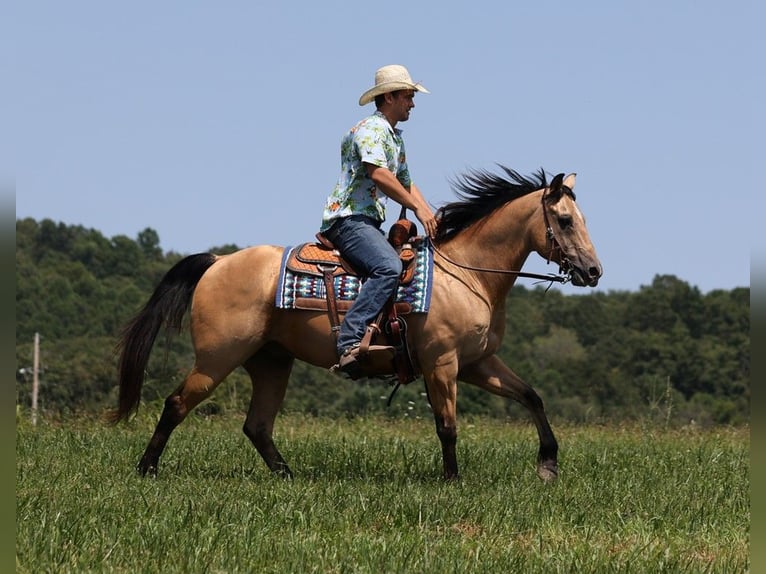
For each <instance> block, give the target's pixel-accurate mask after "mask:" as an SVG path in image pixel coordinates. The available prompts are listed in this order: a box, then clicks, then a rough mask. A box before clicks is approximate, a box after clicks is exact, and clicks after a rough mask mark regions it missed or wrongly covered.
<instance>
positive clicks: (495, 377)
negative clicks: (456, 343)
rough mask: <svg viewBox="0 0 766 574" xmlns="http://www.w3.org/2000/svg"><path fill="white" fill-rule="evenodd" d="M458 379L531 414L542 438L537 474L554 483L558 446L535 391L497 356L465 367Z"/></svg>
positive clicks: (556, 470) (556, 472)
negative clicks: (507, 399)
mask: <svg viewBox="0 0 766 574" xmlns="http://www.w3.org/2000/svg"><path fill="white" fill-rule="evenodd" d="M458 377H459V379H460V380H461V381H465V382H466V383H469V384H472V385H476V386H477V387H481V388H482V389H485V390H487V391H489V392H491V393H493V394H496V395H499V396H501V397H508V398H512V399H514V400H516V401H518V402H519V403H521V404H522V405H524V406H525V407H526V408H527V410H529V412H530V414H531V415H532V420H533V421H534V423H535V426H536V427H537V434H538V436H539V438H540V450H539V452H538V455H537V474H538V476H539V477H540V478H541V479H543V480H544V481H546V482H548V481H552V480H555V479H556V477H557V476H558V473H559V466H558V458H557V457H558V450H559V446H558V443H557V442H556V437H555V436H554V435H553V430H552V429H551V425H550V423H549V422H548V417H547V416H546V414H545V409H544V408H543V401H542V399H541V398H540V396H539V395H538V394H537V393H536V392H535V390H534V389H533V388H532V387H530V386H529V385H528V384H527V383H525V382H524V381H522V380H521V378H520V377H519V376H518V375H517V374H516V373H514V372H513V371H512V370H511V369H509V368H508V367H507V366H506V365H505V363H503V362H502V361H501V360H500V359H499V358H498V357H497V356H495V355H491V356H489V357H486V358H484V359H481V360H480V361H477V362H476V363H472V364H471V365H468V366H466V367H463V368H462V369H461V370H460V374H459V375H458Z"/></svg>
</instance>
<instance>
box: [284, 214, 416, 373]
mask: <svg viewBox="0 0 766 574" xmlns="http://www.w3.org/2000/svg"><path fill="white" fill-rule="evenodd" d="M416 232H417V228H416V226H415V224H414V223H413V222H412V221H409V220H407V219H400V220H399V221H397V222H396V223H394V224H393V225H392V226H391V229H390V230H389V233H388V240H389V242H390V243H391V245H392V246H393V247H394V249H396V251H397V252H398V253H399V258H400V260H401V262H402V274H401V276H400V277H399V284H400V285H408V284H410V283H411V282H412V279H413V277H414V276H415V269H416V263H415V259H416V257H415V249H414V247H413V242H414V241H416V240H417V238H416V237H415V234H416ZM316 239H317V241H316V242H309V243H303V244H302V245H299V246H297V247H296V248H295V249H293V250H292V252H291V253H290V256H289V257H288V259H287V261H286V263H285V265H286V267H287V268H288V269H290V270H291V271H293V272H294V273H299V274H307V275H314V276H317V277H321V278H322V281H323V283H324V286H325V293H326V299H325V300H324V301H322V300H321V299H311V300H307V301H306V302H304V308H306V307H314V308H316V309H317V310H327V312H328V315H329V318H330V324H331V326H332V332H333V334H334V335H335V336H336V337H337V334H338V332H339V331H340V317H339V316H338V315H339V312H346V311H348V310H349V308H350V307H351V305H352V304H353V301H339V300H337V298H336V295H335V281H334V278H335V277H336V276H338V275H352V276H355V277H360V274H359V273H358V272H357V271H356V270H355V269H354V268H353V267H352V266H351V265H350V264H349V263H348V261H346V260H345V259H344V258H343V257H342V255H341V254H340V252H339V251H338V250H337V249H335V247H334V246H333V245H332V243H331V242H330V240H329V239H327V238H326V237H325V236H324V235H322V233H321V232H320V233H317V234H316ZM410 310H411V307H410V304H409V303H405V302H395V301H394V300H393V298H392V299H391V300H390V301H389V302H388V303H387V305H386V307H385V308H384V309H383V310H382V311H381V314H380V315H379V316H378V319H377V320H376V322H375V323H373V324H371V325H370V326H368V328H367V332H366V333H365V336H364V338H363V340H362V345H361V346H362V349H364V348H365V347H369V345H370V344H371V342H372V341H373V340H374V339H375V338H376V336H377V335H378V334H380V333H381V332H382V333H383V334H384V335H385V336H386V338H387V340H388V343H389V344H390V345H391V346H393V347H394V348H395V349H396V354H395V356H394V359H393V361H392V367H393V368H394V370H395V372H396V374H397V377H398V379H399V383H400V384H406V383H409V382H411V381H413V380H415V374H414V367H413V364H412V360H411V357H410V353H409V349H408V347H407V339H406V328H407V326H406V322H405V321H404V319H403V318H402V317H401V315H406V314H408V313H409V312H410ZM381 325H382V328H381ZM374 371H375V372H370V373H366V375H367V376H370V375H379V374H383V373H382V372H380V371H381V369H380V368H375V369H374Z"/></svg>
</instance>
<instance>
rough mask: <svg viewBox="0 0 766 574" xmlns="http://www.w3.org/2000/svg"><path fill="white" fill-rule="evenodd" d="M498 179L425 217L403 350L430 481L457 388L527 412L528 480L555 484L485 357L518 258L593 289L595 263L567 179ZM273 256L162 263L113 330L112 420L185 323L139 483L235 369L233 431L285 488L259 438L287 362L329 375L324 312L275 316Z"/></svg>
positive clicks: (448, 458) (274, 252) (544, 445)
mask: <svg viewBox="0 0 766 574" xmlns="http://www.w3.org/2000/svg"><path fill="white" fill-rule="evenodd" d="M498 167H499V168H500V170H502V173H496V172H492V171H489V170H484V169H470V170H468V171H467V172H465V173H463V174H462V175H458V176H457V177H456V178H453V179H452V180H451V181H450V184H451V185H452V187H453V191H454V192H455V194H456V195H457V199H456V200H455V201H453V202H450V203H447V204H446V205H444V206H442V207H441V208H439V209H438V210H437V213H436V215H437V219H438V227H437V232H436V234H435V236H434V238H433V241H432V245H433V249H434V255H433V278H432V293H431V303H430V308H429V309H428V311H427V312H426V313H419V314H413V315H410V316H409V317H408V329H407V333H406V337H407V342H408V345H409V347H410V349H411V353H412V357H413V362H414V364H415V366H416V369H417V374H418V375H421V376H422V378H423V380H424V383H425V388H426V396H427V398H428V401H429V403H430V406H431V409H432V412H433V416H434V421H435V423H436V435H437V436H438V438H439V441H440V443H441V451H442V462H443V468H442V476H443V478H444V479H447V480H451V479H457V478H459V472H458V461H457V457H456V449H455V447H456V442H457V437H458V427H457V415H456V404H457V389H458V381H460V382H462V383H467V384H470V385H475V386H477V387H480V388H482V389H484V390H486V391H489V392H490V393H493V394H495V395H499V396H502V397H506V398H510V399H513V400H515V401H517V402H519V403H520V404H522V405H523V406H524V407H525V408H526V409H527V410H528V411H529V413H530V414H531V418H532V421H533V422H534V424H535V426H536V428H537V434H538V439H539V450H538V453H537V461H536V472H537V475H538V476H539V477H540V478H541V479H542V480H543V481H545V482H548V481H552V480H555V479H556V478H557V476H558V471H559V469H558V458H557V457H558V443H557V441H556V437H555V436H554V433H553V430H552V429H551V425H550V423H549V421H548V417H547V415H546V412H545V410H544V407H543V402H542V400H541V398H540V396H539V395H538V394H537V392H536V391H535V390H534V389H533V388H532V387H531V386H530V385H528V384H527V383H525V382H524V381H523V380H522V378H521V377H519V376H518V375H517V374H516V373H515V372H513V371H512V370H511V369H510V368H509V367H508V366H506V365H505V364H504V363H503V361H501V359H500V358H499V357H498V356H497V355H496V352H497V351H498V349H499V348H500V344H501V340H502V338H503V334H504V333H503V332H504V328H505V324H506V314H505V313H506V311H505V307H506V299H507V298H508V293H509V291H510V289H511V287H512V286H513V284H514V282H515V281H516V279H517V277H518V276H519V275H523V273H522V272H521V268H522V266H523V264H524V262H525V261H526V259H527V258H528V256H529V255H530V254H531V253H533V252H536V253H537V254H539V255H540V256H541V257H542V258H543V259H545V260H546V261H548V262H551V261H552V262H554V263H556V264H558V265H559V273H560V274H562V275H559V276H558V277H560V278H563V280H564V281H571V283H572V284H573V285H575V286H580V287H586V286H590V287H593V286H596V285H597V284H598V280H599V278H600V277H601V275H602V267H601V263H600V262H599V259H598V257H597V255H596V252H595V249H594V247H593V245H592V244H591V241H590V237H589V233H588V230H587V228H586V226H585V219H584V216H583V214H582V212H581V211H580V209H579V208H578V206H577V204H576V203H575V194H574V186H575V174H569V175H567V176H564V174H563V173H560V174H558V175H556V176H555V177H553V178H552V180H551V181H550V183H548V181H547V176H546V172H545V171H544V170H543V169H542V168H541V169H540V170H539V171H537V172H534V173H533V174H532V175H528V176H523V175H521V174H519V173H518V172H517V171H515V170H513V169H510V168H507V167H505V166H503V165H500V164H498ZM284 250H285V248H284V247H279V246H273V245H257V246H251V247H247V248H244V249H241V250H239V251H235V252H233V253H229V254H225V255H216V254H213V253H198V254H195V255H189V256H187V257H185V258H184V259H182V260H180V261H179V262H178V263H176V264H175V265H174V266H173V267H172V268H171V269H170V270H169V271H168V272H167V273H166V274H165V276H164V277H163V278H162V279H161V281H160V283H159V284H158V285H157V287H156V288H155V290H154V292H153V294H152V295H151V296H150V298H149V300H148V301H147V302H146V304H145V305H144V306H143V308H142V309H140V311H138V313H137V314H136V315H135V316H134V317H133V319H132V320H130V321H129V322H128V323H127V325H126V326H125V328H124V330H123V333H122V336H121V338H120V340H119V342H118V344H117V352H118V353H119V361H118V374H119V400H118V406H117V408H116V409H114V410H112V411H111V412H110V413H109V415H108V416H109V418H110V420H111V422H112V423H117V422H119V421H121V420H126V419H128V418H129V417H130V416H131V415H132V414H134V413H135V412H136V411H137V410H138V407H139V403H140V399H141V388H142V385H143V381H144V375H145V369H146V366H147V363H148V361H149V355H150V353H151V349H152V346H153V344H154V341H155V338H156V336H157V334H158V333H159V331H160V330H161V329H163V328H165V329H166V330H168V331H180V330H181V328H182V323H183V322H184V319H185V318H186V317H188V327H189V330H190V334H191V338H192V342H193V347H194V357H195V358H194V364H193V366H192V368H191V370H190V372H189V373H188V376H186V378H185V379H184V380H183V382H182V383H181V384H180V385H179V386H178V387H177V388H176V389H175V390H174V391H173V392H172V393H171V394H170V395H169V396H168V397H167V398H166V400H165V402H164V408H163V410H162V414H161V416H160V418H159V421H158V422H157V425H156V427H155V430H154V434H153V435H152V437H151V439H150V441H149V443H148V445H147V447H146V450H145V451H144V453H143V456H142V457H141V459H140V461H139V462H138V464H137V467H136V469H137V471H138V472H139V473H140V474H141V475H144V476H145V475H147V474H149V475H150V476H156V475H157V471H158V467H159V460H160V456H161V455H162V452H163V450H164V449H165V447H166V445H167V442H168V439H169V438H170V435H171V433H172V432H173V430H174V429H175V428H176V427H177V426H178V425H179V424H180V423H181V422H182V421H183V420H184V418H185V417H186V416H187V415H188V414H189V412H190V411H191V410H192V409H194V408H195V407H196V406H197V405H198V404H200V402H202V401H203V400H205V399H206V398H207V397H209V396H210V394H211V393H212V392H213V391H214V390H215V388H216V387H217V386H218V385H219V384H220V383H221V382H222V381H223V380H224V379H225V378H226V377H227V375H229V373H231V372H232V371H233V370H234V369H235V368H237V367H239V366H242V367H244V369H245V371H246V372H247V373H248V374H249V376H250V378H251V380H252V396H251V400H250V405H249V409H248V412H247V415H246V417H245V422H244V425H243V432H244V433H245V435H246V436H247V437H248V438H249V439H250V441H251V442H252V444H253V445H254V447H255V449H256V450H257V452H258V453H259V455H260V456H261V457H262V459H263V461H264V462H265V463H266V465H267V466H268V468H269V469H270V471H271V472H272V473H275V474H278V475H281V476H284V477H287V478H292V477H293V471H292V470H291V469H290V467H289V466H288V464H287V462H286V461H285V459H284V458H283V457H282V454H281V453H280V452H279V450H278V449H277V446H276V445H275V443H274V440H273V437H272V435H273V429H274V423H275V421H276V418H277V414H278V411H279V409H280V406H281V405H282V402H283V400H284V397H285V393H286V389H287V385H288V380H289V377H290V372H291V369H292V366H293V363H294V361H295V360H296V359H298V360H300V361H305V362H308V363H310V364H312V365H315V366H319V367H323V368H331V367H332V366H333V365H334V364H335V363H336V362H337V360H338V356H337V351H336V348H335V338H334V336H333V334H332V332H331V320H330V318H329V317H328V314H327V313H326V312H324V311H320V310H313V311H312V310H292V309H291V310H287V309H280V308H277V307H276V305H275V294H276V289H277V282H278V278H279V276H280V268H281V263H282V256H283V253H284Z"/></svg>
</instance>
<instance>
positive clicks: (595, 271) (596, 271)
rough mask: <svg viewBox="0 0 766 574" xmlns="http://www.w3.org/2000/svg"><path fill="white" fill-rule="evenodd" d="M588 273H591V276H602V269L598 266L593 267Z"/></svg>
mask: <svg viewBox="0 0 766 574" xmlns="http://www.w3.org/2000/svg"><path fill="white" fill-rule="evenodd" d="M588 273H589V274H590V276H591V277H601V269H599V268H598V267H591V268H590V269H588Z"/></svg>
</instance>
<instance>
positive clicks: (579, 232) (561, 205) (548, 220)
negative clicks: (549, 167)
mask: <svg viewBox="0 0 766 574" xmlns="http://www.w3.org/2000/svg"><path fill="white" fill-rule="evenodd" d="M574 186H575V174H573V173H571V174H569V175H567V176H566V177H564V174H563V173H560V174H558V175H557V176H556V177H554V178H553V181H551V184H550V186H548V187H547V188H545V189H544V190H543V195H542V207H543V218H544V219H545V238H544V240H542V241H541V242H539V244H538V246H537V248H536V251H537V252H538V253H539V254H540V255H541V256H542V257H544V258H545V259H547V260H549V261H554V262H556V263H558V264H559V267H560V269H561V272H562V273H566V274H567V275H569V277H570V278H571V280H572V284H573V285H577V286H580V287H586V286H587V287H595V286H596V285H598V280H599V278H600V277H601V274H602V273H603V270H602V268H601V262H600V261H599V260H598V256H597V255H596V250H595V248H594V247H593V244H592V243H591V241H590V236H589V235H588V229H587V228H586V227H585V218H584V217H583V214H582V212H581V211H580V209H579V208H578V207H577V204H576V203H575V195H574V191H573V190H574Z"/></svg>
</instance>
